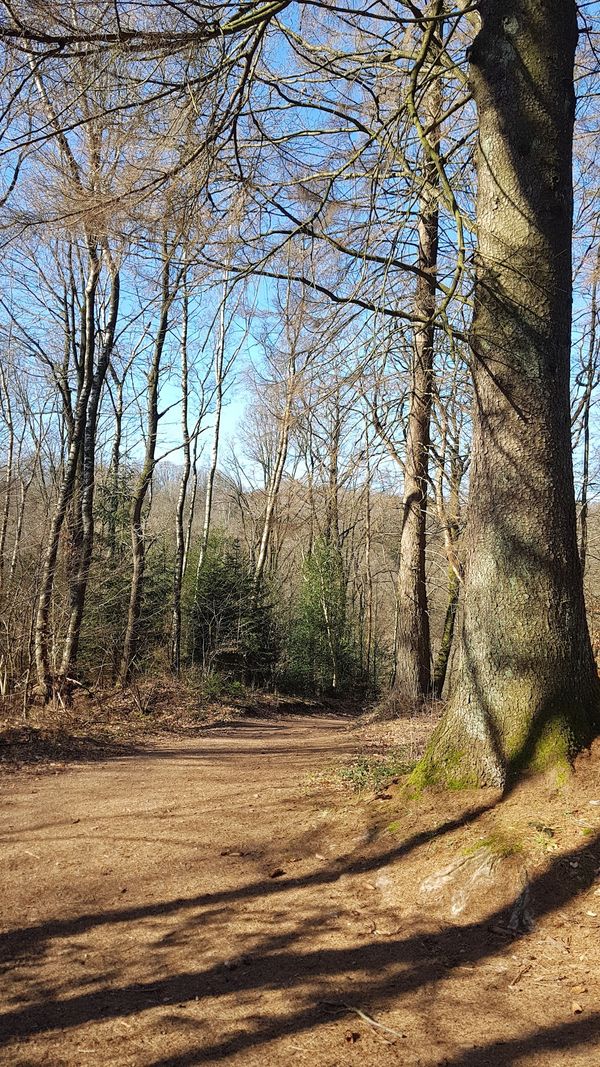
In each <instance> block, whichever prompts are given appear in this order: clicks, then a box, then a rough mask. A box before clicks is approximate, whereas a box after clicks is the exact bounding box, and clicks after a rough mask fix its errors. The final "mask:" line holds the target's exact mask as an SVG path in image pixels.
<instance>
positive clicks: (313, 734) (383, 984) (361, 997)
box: [0, 715, 600, 1067]
mask: <svg viewBox="0 0 600 1067" xmlns="http://www.w3.org/2000/svg"><path fill="white" fill-rule="evenodd" d="M355 748H356V739H355V738H354V736H353V734H352V733H351V732H350V731H349V726H348V723H347V721H345V720H343V719H339V718H338V719H336V718H331V717H320V716H318V715H316V716H314V717H302V718H295V719H292V718H287V719H280V720H273V721H265V720H264V719H262V720H256V721H252V720H244V721H241V722H238V723H236V724H234V725H232V726H230V727H222V726H221V727H217V728H214V729H211V730H207V731H205V732H204V733H203V734H202V735H201V736H197V737H195V738H193V739H189V738H188V739H178V738H174V739H169V740H167V741H164V740H163V741H160V742H153V743H151V744H150V745H148V746H146V747H145V748H144V749H143V750H141V751H139V752H137V753H132V754H131V755H128V756H116V757H114V758H110V759H106V760H105V761H101V762H95V763H89V764H79V765H75V766H71V767H69V768H67V769H66V770H63V769H57V770H55V771H54V772H53V770H52V768H47V769H45V770H44V771H43V772H41V773H35V774H33V773H31V772H25V771H21V772H19V773H16V774H11V775H6V776H5V777H3V778H2V779H1V780H0V816H1V834H0V838H1V849H2V853H1V856H2V886H1V893H2V897H1V909H2V912H1V923H2V928H1V933H0V961H1V966H2V983H1V988H0V1008H1V1013H2V1014H1V1015H0V1042H1V1047H0V1062H1V1063H6V1064H11V1065H22V1067H25V1065H27V1067H34V1065H35V1067H37V1065H39V1064H47V1065H51V1067H60V1065H69V1067H73V1065H85V1064H93V1065H104V1064H111V1065H112V1064H115V1065H123V1067H125V1065H136V1067H138V1065H139V1067H167V1065H169V1067H184V1065H191V1064H216V1063H228V1064H232V1065H237V1064H239V1065H242V1064H243V1065H247V1067H249V1065H269V1064H274V1065H281V1064H296V1063H297V1064H308V1065H310V1067H337V1065H340V1067H341V1065H347V1064H348V1065H353V1064H357V1065H358V1064H360V1065H361V1067H366V1065H371V1064H372V1065H375V1067H377V1065H380V1064H381V1065H383V1064H385V1065H389V1064H403V1065H407V1067H412V1065H422V1067H434V1065H442V1064H445V1065H451V1067H485V1065H487V1064H490V1065H505V1064H506V1065H507V1064H528V1065H534V1064H535V1065H536V1067H547V1065H556V1064H563V1063H564V1064H575V1065H583V1064H586V1065H591V1067H594V1065H600V1002H599V995H600V982H599V979H600V967H599V964H600V947H599V942H600V918H598V915H599V914H600V881H598V876H599V874H600V847H599V845H598V831H599V830H600V785H599V786H598V787H597V783H598V773H597V767H596V766H595V765H594V769H593V773H592V771H591V770H589V769H588V770H587V771H586V776H585V777H584V780H583V785H582V786H581V788H580V789H579V791H578V792H577V797H578V800H577V804H578V805H579V806H577V805H576V804H575V801H574V799H573V797H574V796H575V793H572V792H571V793H570V792H568V790H567V792H564V791H563V792H561V791H560V789H558V790H556V789H555V790H554V791H553V790H552V788H550V787H549V789H548V792H547V796H546V803H547V808H548V811H549V812H550V814H551V816H552V818H553V820H554V823H553V825H554V828H553V829H551V828H548V827H544V826H542V825H541V824H538V823H536V822H535V814H536V813H535V811H532V810H531V804H532V803H535V801H534V800H533V799H532V798H533V796H534V794H531V795H530V796H528V795H524V796H523V795H521V796H519V797H513V798H512V799H509V800H508V801H507V802H506V803H505V804H504V805H503V806H502V827H501V831H502V833H503V834H504V837H503V838H502V839H501V840H502V841H504V843H505V844H504V845H503V847H502V849H500V850H499V851H500V852H502V850H503V849H504V851H505V852H506V853H510V852H511V848H510V847H507V846H506V841H507V840H509V837H508V835H509V832H510V833H511V834H513V838H511V839H510V840H512V839H515V840H516V837H515V835H516V834H517V833H525V829H524V828H527V827H529V828H530V830H529V831H528V832H529V833H530V838H528V847H529V846H531V848H530V851H529V852H528V858H527V867H528V869H527V871H526V872H525V867H524V860H523V859H522V858H520V857H519V856H518V855H506V856H496V857H495V859H494V863H493V864H492V866H494V873H492V872H491V868H490V869H488V870H486V871H484V872H483V875H482V878H483V882H481V884H480V888H479V891H478V892H477V893H475V894H474V895H473V896H472V899H471V901H470V904H469V906H468V907H465V908H462V910H460V909H459V910H458V911H457V905H456V893H455V894H454V896H452V894H451V895H450V896H448V892H449V888H448V887H450V888H451V887H452V880H453V879H455V877H456V872H454V873H450V874H448V875H447V876H443V877H442V879H441V888H440V889H439V892H438V891H436V892H433V893H432V892H431V891H428V892H427V891H426V892H424V891H423V888H422V880H423V879H424V878H425V877H426V876H427V875H431V874H432V872H433V874H434V875H435V873H436V871H437V872H439V870H442V872H443V871H444V870H446V868H445V866H444V865H446V864H448V863H450V865H451V866H452V860H453V857H454V858H455V857H456V856H457V855H460V856H462V857H464V859H461V861H460V864H462V866H460V864H459V866H460V869H461V870H463V869H464V870H466V871H467V874H466V876H465V877H466V881H465V882H464V884H463V885H462V886H459V887H458V888H459V890H460V893H462V897H464V896H465V886H466V887H467V889H468V888H469V886H470V885H471V882H472V881H473V874H474V873H475V874H477V870H479V868H477V869H476V866H477V865H475V867H474V866H473V864H472V863H471V859H470V856H471V855H472V848H471V850H469V845H470V844H471V845H472V843H473V842H475V843H477V841H481V840H485V839H486V834H487V835H489V834H490V833H491V832H492V828H493V833H494V834H496V838H497V837H498V834H499V833H500V831H499V830H498V822H497V816H496V815H495V813H494V805H495V803H496V800H497V798H494V797H493V796H492V795H488V794H481V793H479V794H473V795H471V796H470V797H465V796H464V795H462V796H455V797H453V796H447V797H444V798H441V799H440V798H438V799H437V800H436V799H432V800H425V801H423V800H421V801H415V803H414V805H411V804H410V803H409V802H407V801H406V799H405V798H404V797H403V795H402V793H401V792H399V793H398V794H397V795H396V793H395V792H394V790H392V792H389V791H388V792H386V793H384V794H382V795H380V796H379V797H371V798H370V799H369V800H368V801H365V799H364V798H362V797H358V798H357V797H356V796H354V795H353V794H352V793H351V792H349V791H348V790H347V789H344V788H342V787H341V786H340V784H339V782H338V781H337V780H336V779H335V777H332V776H331V775H330V774H328V773H327V767H328V766H329V765H330V764H331V761H332V759H340V758H344V757H348V756H349V755H350V754H351V753H352V752H353V751H354V750H355ZM597 762H599V761H597ZM580 785H581V783H580ZM582 789H583V793H582ZM535 796H537V797H538V798H539V793H538V794H535ZM511 805H512V806H511ZM582 812H583V815H582V814H581V813H582ZM532 816H533V817H534V821H532ZM545 817H546V818H547V817H548V812H547V811H545ZM492 818H495V819H496V822H495V823H493V826H492V822H490V820H491V819H492ZM486 820H487V821H486ZM531 827H534V828H533V829H531ZM535 827H537V829H536V828H535ZM496 838H494V841H495V840H496ZM538 838H539V839H540V841H538ZM519 840H520V839H519ZM533 841H535V842H537V844H536V847H538V846H539V852H538V853H536V852H535V849H533V845H532V842H533ZM520 847H521V846H520V844H519V846H518V847H517V846H515V848H514V851H515V853H518V852H519V849H520ZM531 849H533V851H531ZM553 850H554V851H553ZM497 851H498V850H497ZM476 854H477V855H479V853H478V852H477V853H476ZM496 859H497V861H498V863H497V865H496V863H495V860H496ZM444 877H446V881H445V882H444ZM477 877H478V878H479V875H477ZM524 878H526V879H527V882H526V883H524V882H523V879H524ZM486 879H487V881H486ZM523 884H527V886H528V889H527V894H526V895H527V898H528V900H527V908H529V907H530V906H531V909H532V911H533V912H534V913H535V926H534V928H533V929H532V930H530V923H529V922H528V921H525V922H523V924H522V925H520V924H519V923H518V922H517V924H516V925H515V924H514V923H513V928H512V929H511V917H512V918H514V914H515V912H514V901H515V900H516V899H518V898H519V893H521V894H522V889H523ZM468 896H469V893H468V892H466V897H468ZM462 897H461V900H462ZM529 898H531V901H530V900H529ZM461 907H462V906H461ZM596 909H597V910H596Z"/></svg>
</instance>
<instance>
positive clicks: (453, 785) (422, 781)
mask: <svg viewBox="0 0 600 1067" xmlns="http://www.w3.org/2000/svg"><path fill="white" fill-rule="evenodd" d="M434 751H436V746H435V741H434V740H433V739H432V743H431V745H430V748H429V750H428V751H427V752H426V753H425V755H424V756H423V758H422V759H421V760H419V762H418V763H417V765H416V767H415V769H414V771H413V772H412V774H411V775H410V777H409V779H408V781H409V784H410V785H412V786H413V787H414V788H415V789H416V790H417V791H418V792H422V791H423V789H427V787H428V786H434V785H439V786H444V787H445V788H446V789H457V790H458V789H476V788H477V786H478V785H479V782H478V780H477V775H476V774H475V773H474V771H472V770H470V769H467V765H466V761H465V755H464V752H462V751H461V750H460V749H458V748H452V747H449V748H447V749H446V750H445V751H444V753H443V755H440V756H437V755H435V756H434Z"/></svg>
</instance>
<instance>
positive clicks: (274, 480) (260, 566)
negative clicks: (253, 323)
mask: <svg viewBox="0 0 600 1067" xmlns="http://www.w3.org/2000/svg"><path fill="white" fill-rule="evenodd" d="M294 384H295V375H294V367H293V364H292V365H291V366H290V368H289V374H288V380H287V383H286V398H285V407H284V410H283V413H282V416H281V424H280V427H279V435H278V439H277V452H276V455H275V463H274V465H273V470H272V472H271V477H270V479H269V486H268V489H267V502H266V506H265V515H264V520H263V528H262V535H261V539H260V544H259V548H258V554H257V557H256V564H255V568H254V588H255V590H256V591H258V589H259V587H260V584H261V582H262V579H263V575H264V571H265V565H266V562H267V555H268V551H269V543H270V540H271V533H272V529H273V519H274V515H275V505H276V503H277V497H278V495H279V489H280V486H281V479H282V477H283V472H284V470H285V464H286V460H287V454H288V446H289V440H290V427H291V422H292V402H293V397H294Z"/></svg>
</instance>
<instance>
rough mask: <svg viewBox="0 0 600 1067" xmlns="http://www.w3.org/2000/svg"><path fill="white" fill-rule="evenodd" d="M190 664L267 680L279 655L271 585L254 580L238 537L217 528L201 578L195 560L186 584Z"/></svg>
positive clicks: (205, 670)
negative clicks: (258, 583)
mask: <svg viewBox="0 0 600 1067" xmlns="http://www.w3.org/2000/svg"><path fill="white" fill-rule="evenodd" d="M184 603H185V606H186V610H187V612H188V626H187V633H188V638H187V653H188V660H189V663H190V665H192V666H194V665H195V666H198V667H200V668H201V670H202V673H203V676H204V677H205V678H207V677H209V676H211V675H218V676H223V677H225V678H241V679H245V680H248V681H252V682H256V683H259V684H266V683H267V682H268V681H269V680H270V678H271V675H272V671H273V666H274V663H275V659H276V656H277V633H276V627H275V623H274V618H273V611H272V606H271V601H270V598H269V589H268V587H266V586H265V585H264V584H263V585H262V586H261V588H260V589H258V590H257V589H256V588H255V585H254V577H253V573H252V568H251V566H250V563H249V560H248V558H247V557H246V555H245V554H244V552H243V550H242V548H241V546H240V544H239V541H237V540H235V539H234V538H230V537H227V536H226V535H225V534H223V533H214V534H213V535H212V536H211V538H210V540H209V544H208V549H207V552H206V555H205V558H204V561H203V564H202V567H201V569H200V573H199V575H198V580H197V581H196V567H195V566H193V565H191V566H190V568H189V572H188V578H187V580H186V587H185V590H184Z"/></svg>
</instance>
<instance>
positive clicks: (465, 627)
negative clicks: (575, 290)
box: [415, 0, 599, 787]
mask: <svg viewBox="0 0 600 1067" xmlns="http://www.w3.org/2000/svg"><path fill="white" fill-rule="evenodd" d="M480 13H481V17H482V28H481V31H480V33H479V34H478V36H477V38H476V40H475V41H474V44H473V46H472V48H471V56H470V60H471V76H472V87H473V92H474V96H475V101H476V104H477V108H478V112H479V119H480V129H479V151H478V162H477V168H478V196H477V221H478V232H479V254H478V262H477V281H476V304H475V315H474V322H473V330H472V348H473V376H474V387H475V403H474V412H473V448H472V474H471V485H470V494H469V508H468V517H467V532H466V567H465V589H464V611H463V613H462V614H463V618H462V626H461V633H460V661H459V667H458V670H457V676H456V679H455V682H454V684H453V687H452V692H451V694H450V700H449V706H448V710H447V713H446V715H445V717H444V719H443V720H442V722H441V724H440V726H439V727H438V729H437V731H436V733H435V734H434V737H433V739H432V743H431V745H430V748H429V751H428V753H427V754H426V756H425V759H424V760H423V761H422V763H421V765H420V767H419V768H418V770H417V772H416V774H415V779H416V780H421V781H432V780H433V781H435V780H438V781H446V782H451V783H452V782H453V783H454V784H455V785H459V784H467V785H468V784H477V783H482V784H488V785H494V786H500V787H502V786H504V785H506V784H507V783H510V781H511V780H513V779H514V777H515V775H516V774H517V773H518V772H519V771H521V770H522V769H524V768H525V767H529V768H532V769H542V768H543V767H545V766H549V765H551V764H554V763H556V762H563V763H564V761H565V760H567V759H568V758H569V757H570V756H571V755H572V754H573V753H574V752H576V751H577V750H578V749H579V748H581V747H582V746H584V745H585V744H586V743H588V742H589V741H590V739H591V737H592V736H593V734H594V732H595V730H596V729H597V726H598V723H599V718H598V681H597V675H596V668H595V665H594V661H593V657H592V650H591V646H590V640H589V635H588V628H587V622H586V616H585V608H584V600H583V583H582V575H581V567H580V562H579V557H578V551H577V538H576V515H575V494H574V485H573V470H572V458H571V438H570V410H569V357H570V342H571V301H572V296H571V293H572V287H571V233H572V211H573V197H572V136H573V117H574V105H575V96H574V88H573V64H574V55H575V46H576V42H577V20H576V5H575V2H574V0H548V2H547V3H545V4H540V3H539V2H538V0H510V2H506V0H483V2H482V3H481V5H480Z"/></svg>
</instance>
